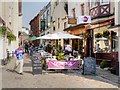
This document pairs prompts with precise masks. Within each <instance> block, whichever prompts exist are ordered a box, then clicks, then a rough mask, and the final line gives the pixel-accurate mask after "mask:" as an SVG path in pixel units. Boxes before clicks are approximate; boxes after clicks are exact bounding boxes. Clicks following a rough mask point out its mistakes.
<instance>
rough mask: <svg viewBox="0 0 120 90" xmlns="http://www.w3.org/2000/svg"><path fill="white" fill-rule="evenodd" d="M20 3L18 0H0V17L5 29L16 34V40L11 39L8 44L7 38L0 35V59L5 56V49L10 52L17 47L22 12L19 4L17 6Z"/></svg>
mask: <svg viewBox="0 0 120 90" xmlns="http://www.w3.org/2000/svg"><path fill="white" fill-rule="evenodd" d="M19 1H20V0H19ZM20 3H21V2H20ZM20 3H19V2H18V0H16V1H14V2H0V11H2V12H0V17H1V19H2V20H3V21H4V25H5V27H6V28H7V31H9V32H11V33H12V34H14V35H15V36H16V41H12V42H11V43H10V44H9V43H8V39H7V38H3V37H0V43H1V44H0V45H1V46H0V50H1V54H0V59H5V58H6V57H7V52H6V51H7V49H8V51H9V52H12V51H14V50H15V49H16V48H17V47H18V43H19V40H18V31H21V30H22V14H21V11H19V10H21V9H20V8H21V6H20V7H19V5H20Z"/></svg>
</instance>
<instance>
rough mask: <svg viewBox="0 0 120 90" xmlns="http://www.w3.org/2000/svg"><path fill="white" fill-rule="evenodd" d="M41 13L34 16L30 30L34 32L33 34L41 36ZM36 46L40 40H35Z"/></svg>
mask: <svg viewBox="0 0 120 90" xmlns="http://www.w3.org/2000/svg"><path fill="white" fill-rule="evenodd" d="M39 26H40V25H39V14H38V15H37V16H36V17H34V19H32V20H31V22H30V30H32V32H33V36H36V37H39V34H40V27H39ZM33 43H34V45H35V46H39V43H40V40H35V41H33Z"/></svg>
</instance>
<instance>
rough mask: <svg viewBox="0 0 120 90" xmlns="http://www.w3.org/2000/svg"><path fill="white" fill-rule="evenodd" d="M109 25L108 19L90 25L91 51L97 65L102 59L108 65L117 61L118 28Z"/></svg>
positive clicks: (112, 64) (112, 65)
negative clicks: (91, 35)
mask: <svg viewBox="0 0 120 90" xmlns="http://www.w3.org/2000/svg"><path fill="white" fill-rule="evenodd" d="M109 27H111V23H110V22H109V21H103V22H102V21H101V22H99V23H97V24H94V25H92V28H93V39H94V40H93V52H94V57H95V58H96V60H97V64H98V65H100V63H101V62H102V61H103V60H104V61H106V62H107V66H108V67H114V66H115V65H116V64H117V63H118V30H115V29H110V28H109Z"/></svg>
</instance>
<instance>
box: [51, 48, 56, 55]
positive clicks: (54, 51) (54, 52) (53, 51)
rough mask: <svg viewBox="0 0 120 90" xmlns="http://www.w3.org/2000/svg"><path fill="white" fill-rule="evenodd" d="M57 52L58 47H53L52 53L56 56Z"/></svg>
mask: <svg viewBox="0 0 120 90" xmlns="http://www.w3.org/2000/svg"><path fill="white" fill-rule="evenodd" d="M56 52H57V50H56V48H55V47H53V49H52V55H53V56H55V55H56Z"/></svg>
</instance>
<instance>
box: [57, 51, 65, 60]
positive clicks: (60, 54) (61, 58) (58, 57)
mask: <svg viewBox="0 0 120 90" xmlns="http://www.w3.org/2000/svg"><path fill="white" fill-rule="evenodd" d="M57 59H58V60H59V61H60V60H65V56H63V55H62V53H59V55H58V56H57Z"/></svg>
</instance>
